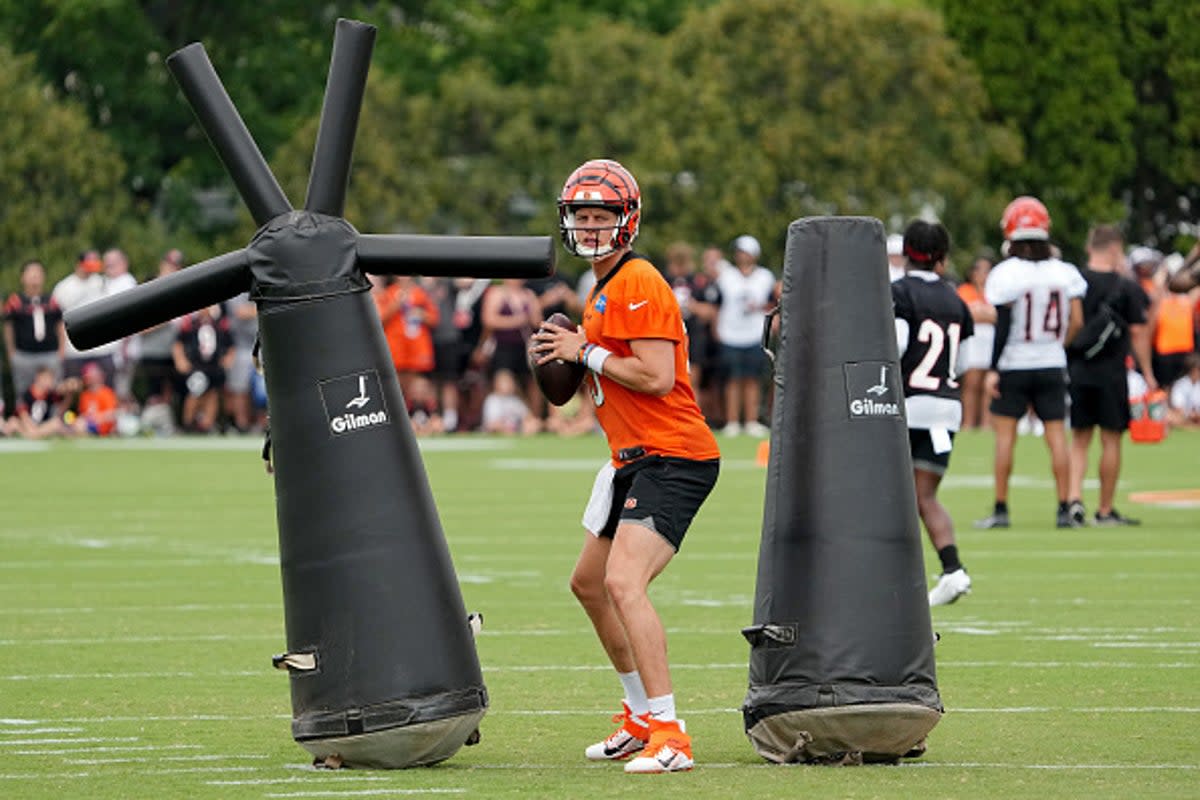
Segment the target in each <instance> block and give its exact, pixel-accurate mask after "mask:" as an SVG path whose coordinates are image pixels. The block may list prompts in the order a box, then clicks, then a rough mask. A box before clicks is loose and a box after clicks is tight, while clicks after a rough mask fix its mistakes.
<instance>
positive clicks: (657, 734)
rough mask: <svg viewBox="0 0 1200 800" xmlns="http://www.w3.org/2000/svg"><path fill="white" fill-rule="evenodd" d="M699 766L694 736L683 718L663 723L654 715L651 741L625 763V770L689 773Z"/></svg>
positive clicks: (651, 772) (651, 721) (644, 773)
mask: <svg viewBox="0 0 1200 800" xmlns="http://www.w3.org/2000/svg"><path fill="white" fill-rule="evenodd" d="M695 765H696V762H695V761H693V760H692V737H690V736H688V735H687V733H686V732H685V730H684V727H683V720H681V719H680V720H674V721H672V722H659V721H658V720H656V719H655V718H654V717H651V718H650V743H649V744H648V745H646V749H645V750H643V751H642V754H641V755H640V756H638V757H637V758H635V759H633V760H632V761H630V762H629V763H628V764H626V765H625V771H626V772H631V773H639V774H642V775H648V774H655V773H661V772H686V771H687V770H689V769H691V768H692V767H694V766H695Z"/></svg>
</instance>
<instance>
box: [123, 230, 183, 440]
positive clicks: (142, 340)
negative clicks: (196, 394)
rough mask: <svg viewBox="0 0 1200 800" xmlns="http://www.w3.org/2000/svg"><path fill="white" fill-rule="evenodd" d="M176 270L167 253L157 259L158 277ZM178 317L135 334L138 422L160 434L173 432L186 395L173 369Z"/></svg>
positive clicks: (177, 334) (176, 265)
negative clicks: (139, 415) (139, 412)
mask: <svg viewBox="0 0 1200 800" xmlns="http://www.w3.org/2000/svg"><path fill="white" fill-rule="evenodd" d="M178 271H179V264H178V263H177V262H176V260H175V259H172V258H170V252H168V253H167V255H165V256H163V258H162V260H160V261H159V262H158V277H160V278H161V277H163V276H165V275H170V274H172V273H174V272H178ZM178 336H179V320H170V321H168V322H164V323H162V324H161V325H155V326H154V327H153V328H147V329H146V330H144V331H142V332H141V333H139V334H138V351H139V353H140V354H141V357H140V358H139V359H138V375H137V379H136V380H135V381H134V384H135V387H136V388H135V393H136V394H137V397H138V400H139V401H140V402H141V404H142V424H143V426H144V427H146V428H149V429H150V430H153V431H155V432H157V433H158V434H160V435H169V434H171V433H174V432H175V422H176V420H177V418H178V413H179V409H178V408H177V407H176V406H177V405H178V403H177V401H179V399H180V398H181V397H182V396H183V395H184V394H186V388H184V387H183V384H182V381H181V379H180V378H179V375H178V373H176V371H175V356H174V349H175V340H176V338H178Z"/></svg>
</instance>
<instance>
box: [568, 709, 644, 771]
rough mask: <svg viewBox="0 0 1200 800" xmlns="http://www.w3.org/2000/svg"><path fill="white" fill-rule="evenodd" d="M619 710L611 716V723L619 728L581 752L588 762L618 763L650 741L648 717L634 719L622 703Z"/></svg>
mask: <svg viewBox="0 0 1200 800" xmlns="http://www.w3.org/2000/svg"><path fill="white" fill-rule="evenodd" d="M621 709H622V712H621V713H620V714H617V715H615V716H613V722H617V723H620V725H621V727H619V728H617V730H616V731H615V732H613V735H612V736H609V737H608V738H607V739H605V740H604V741H603V742H596V743H595V744H593V745H590V746H589V747H588V748H587V749H586V750H584V751H583V754H584V755H585V756H587V757H588V760H589V761H620V760H621V759H623V758H629V757H630V756H631V755H633V754H634V753H638V752H641V750H642V748H644V747H645V746H646V742H648V741H650V727H649V717H648V716H647V715H644V714H643V715H642V716H640V717H635V716H634V715H633V713H632V712H631V711H630V710H629V706H628V705H627V704H626V703H624V702H622V703H621Z"/></svg>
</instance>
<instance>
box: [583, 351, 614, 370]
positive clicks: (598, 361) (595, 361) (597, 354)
mask: <svg viewBox="0 0 1200 800" xmlns="http://www.w3.org/2000/svg"><path fill="white" fill-rule="evenodd" d="M611 355H612V351H611V350H605V349H604V348H603V347H601V346H600V345H598V344H589V345H588V346H587V347H585V348H584V349H583V363H584V364H586V365H587V368H588V369H590V370H591V371H592V372H594V373H596V374H597V375H603V374H604V362H605V361H607V360H608V357H609V356H611Z"/></svg>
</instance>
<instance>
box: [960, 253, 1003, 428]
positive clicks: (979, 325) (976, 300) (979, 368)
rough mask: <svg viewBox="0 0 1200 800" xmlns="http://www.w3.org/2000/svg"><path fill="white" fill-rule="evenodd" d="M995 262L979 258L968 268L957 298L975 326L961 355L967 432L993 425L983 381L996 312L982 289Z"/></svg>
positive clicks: (990, 354)
mask: <svg viewBox="0 0 1200 800" xmlns="http://www.w3.org/2000/svg"><path fill="white" fill-rule="evenodd" d="M993 263H994V262H993V260H992V258H991V256H989V255H986V254H980V255H977V256H976V257H975V260H974V261H972V262H971V266H970V267H969V268H968V269H967V276H966V280H965V281H963V282H962V284H961V285H959V287H958V296H959V297H961V298H962V301H963V302H964V303H966V304H967V308H968V309H969V310H970V311H971V320H972V321H973V322H974V323H975V335H974V336H972V337H971V338H970V339H967V340H966V341H965V342H963V344H962V349H961V352H960V353H959V356H958V369H959V372H960V373H961V374H962V427H963V428H964V429H965V430H976V429H978V428H986V427H988V426H990V425H991V422H992V417H991V413H990V412H989V411H988V399H989V398H988V396H987V393H986V392H985V391H984V388H983V378H984V376H985V375H987V371H988V367H989V366H991V363H992V344H993V342H994V340H995V336H996V324H995V323H996V309H995V307H994V306H993V305H992V304H991V303H989V302H988V301H987V300H986V299H985V298H984V296H983V287H984V284H985V283H987V276H988V272H990V271H991V269H992V264H993Z"/></svg>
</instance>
